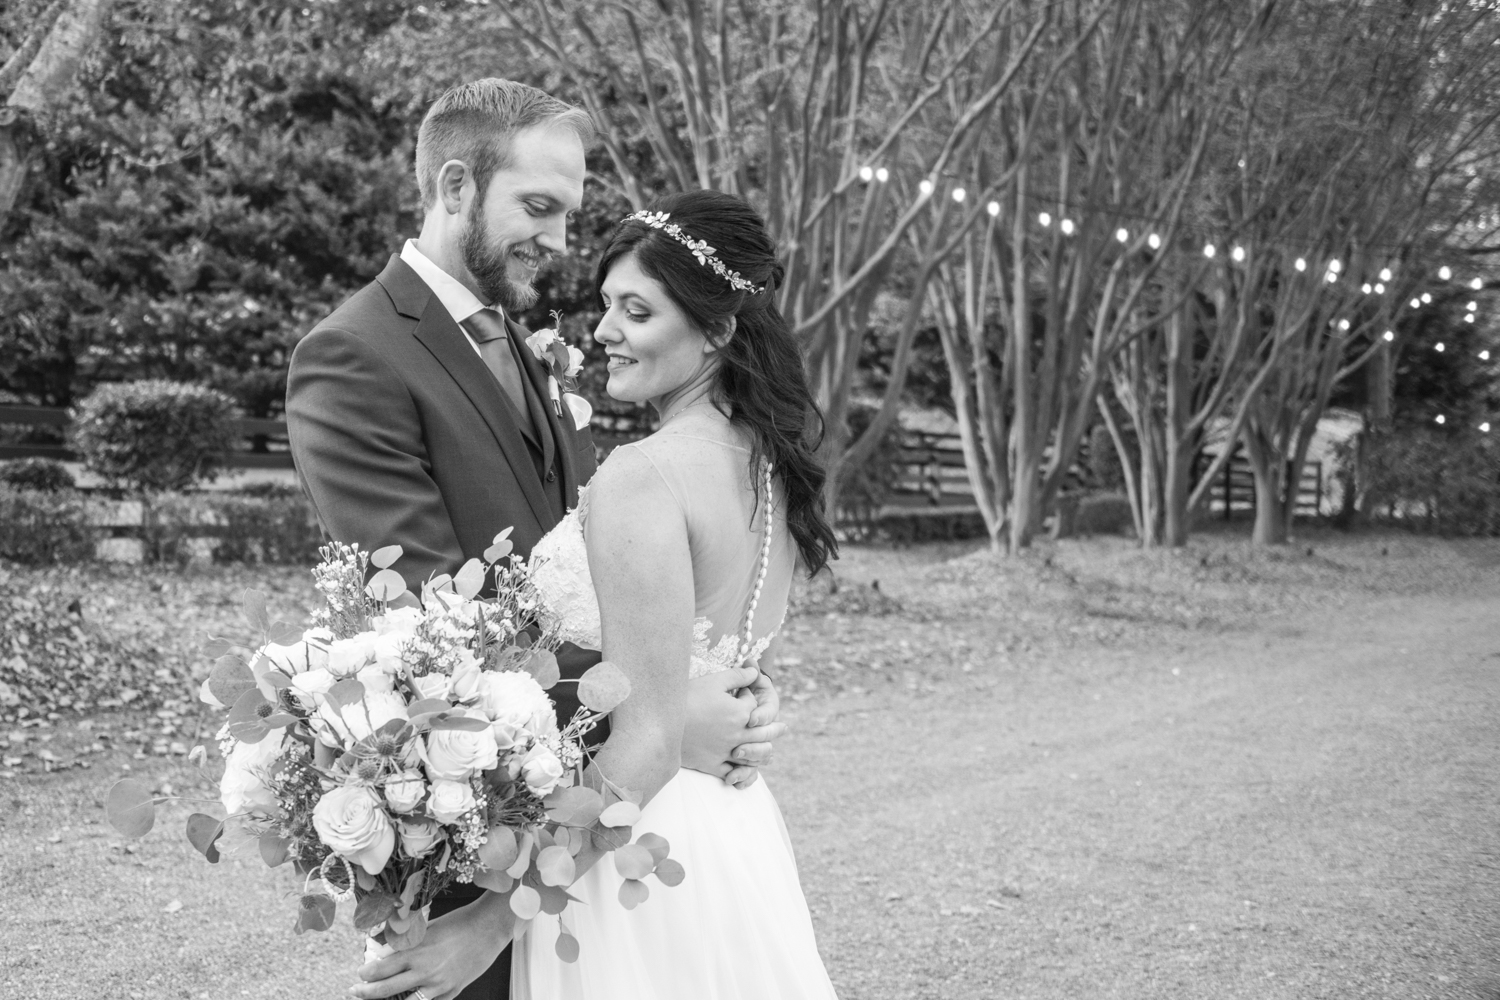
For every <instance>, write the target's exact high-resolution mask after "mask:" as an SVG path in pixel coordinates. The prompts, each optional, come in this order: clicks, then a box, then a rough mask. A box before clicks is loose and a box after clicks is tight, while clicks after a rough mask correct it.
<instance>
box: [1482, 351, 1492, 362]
mask: <svg viewBox="0 0 1500 1000" xmlns="http://www.w3.org/2000/svg"><path fill="white" fill-rule="evenodd" d="M1489 359H1490V352H1489V351H1480V352H1479V360H1480V361H1488V360H1489Z"/></svg>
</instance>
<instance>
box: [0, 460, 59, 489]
mask: <svg viewBox="0 0 1500 1000" xmlns="http://www.w3.org/2000/svg"><path fill="white" fill-rule="evenodd" d="M0 483H9V484H10V485H11V486H14V487H16V488H17V489H23V490H42V491H44V492H48V493H56V492H58V491H59V490H71V489H73V488H74V486H76V485H77V484H76V483H75V482H74V481H73V474H72V473H71V472H69V471H68V467H67V466H65V465H63V464H62V463H61V462H59V461H56V460H55V459H51V458H22V459H17V460H16V461H13V462H5V463H4V464H0Z"/></svg>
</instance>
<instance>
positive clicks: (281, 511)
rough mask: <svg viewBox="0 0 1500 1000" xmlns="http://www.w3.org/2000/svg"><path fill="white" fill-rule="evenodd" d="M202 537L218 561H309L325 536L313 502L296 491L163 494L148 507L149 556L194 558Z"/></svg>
mask: <svg viewBox="0 0 1500 1000" xmlns="http://www.w3.org/2000/svg"><path fill="white" fill-rule="evenodd" d="M267 492H270V491H267ZM199 538H202V539H205V540H208V547H209V548H211V549H212V558H213V561H214V562H216V563H250V564H256V563H274V564H282V565H306V566H309V567H310V566H312V564H313V563H315V562H316V561H317V555H318V546H320V545H322V544H323V541H324V539H323V535H322V532H321V531H320V530H319V528H318V525H317V521H316V520H315V519H314V518H313V516H312V508H311V507H310V506H309V505H308V503H307V501H306V500H304V499H303V498H302V496H301V494H300V493H295V492H294V493H292V494H291V495H286V494H285V493H283V494H282V495H280V496H276V495H270V496H263V497H257V496H242V495H235V494H203V493H199V494H193V495H190V496H180V495H179V496H174V495H163V496H159V497H157V498H155V500H154V501H153V502H152V503H151V504H150V506H149V507H148V508H147V509H146V512H145V518H144V523H143V524H142V525H141V541H142V543H143V544H142V547H143V549H144V550H145V552H144V555H145V559H146V561H147V562H159V563H177V564H185V563H188V562H191V561H192V559H193V558H194V556H195V555H197V554H198V553H197V551H196V550H197V548H198V543H197V542H196V541H195V540H196V539H199Z"/></svg>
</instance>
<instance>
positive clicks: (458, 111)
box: [417, 77, 594, 209]
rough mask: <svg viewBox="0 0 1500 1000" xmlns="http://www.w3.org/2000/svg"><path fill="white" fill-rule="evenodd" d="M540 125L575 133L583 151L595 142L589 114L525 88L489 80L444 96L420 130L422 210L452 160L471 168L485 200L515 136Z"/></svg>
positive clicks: (419, 153) (505, 159)
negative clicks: (441, 173)
mask: <svg viewBox="0 0 1500 1000" xmlns="http://www.w3.org/2000/svg"><path fill="white" fill-rule="evenodd" d="M536 125H556V126H561V127H563V128H568V129H572V130H573V131H574V132H575V133H577V135H578V139H579V141H580V142H582V143H583V146H584V148H585V149H587V148H588V147H589V146H590V145H591V144H592V143H593V141H594V122H593V119H591V118H589V116H588V113H587V112H585V111H584V110H583V109H582V108H576V107H574V106H573V105H571V104H569V103H567V102H566V101H560V100H558V99H557V98H555V97H553V96H552V95H551V94H548V93H546V92H545V91H541V90H537V89H536V88H535V87H529V86H527V85H526V84H524V83H517V82H515V81H514V80H501V79H498V78H495V77H490V78H489V79H485V80H474V81H473V82H471V83H465V84H460V85H459V86H457V87H454V88H452V89H451V90H449V91H448V92H447V93H445V94H443V96H442V97H439V98H438V99H437V101H436V102H435V103H434V104H433V105H432V107H431V108H429V109H428V110H427V115H426V117H424V118H423V119H422V127H421V128H420V129H418V130H417V188H418V189H419V190H420V191H421V194H422V207H423V208H424V209H426V208H428V207H430V206H431V205H432V203H433V201H434V200H435V199H436V198H437V177H438V171H439V170H441V169H442V167H443V164H444V163H447V162H448V161H449V160H462V161H463V162H464V163H466V164H468V166H469V169H470V170H472V171H473V172H474V181H475V183H476V184H477V185H478V187H479V195H480V197H483V196H484V193H485V190H486V189H487V188H488V187H489V183H490V178H491V177H493V176H494V174H495V171H497V170H500V169H502V168H504V167H505V166H507V165H508V164H509V162H510V149H511V139H512V137H514V136H515V134H516V133H517V132H520V131H522V130H524V129H528V128H532V127H533V126H536Z"/></svg>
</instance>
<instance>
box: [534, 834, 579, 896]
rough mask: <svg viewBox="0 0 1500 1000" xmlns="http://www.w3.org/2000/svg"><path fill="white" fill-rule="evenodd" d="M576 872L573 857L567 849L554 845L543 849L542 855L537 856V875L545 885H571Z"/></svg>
mask: <svg viewBox="0 0 1500 1000" xmlns="http://www.w3.org/2000/svg"><path fill="white" fill-rule="evenodd" d="M576 872H577V866H576V865H575V864H574V863H573V855H571V854H569V853H568V849H567V848H566V847H559V846H557V845H556V844H554V845H552V846H551V847H544V848H542V850H541V853H539V854H538V855H537V856H536V873H537V876H538V877H539V878H540V879H541V880H542V884H543V885H551V886H565V885H571V884H572V882H573V876H574V875H575V874H576Z"/></svg>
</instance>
